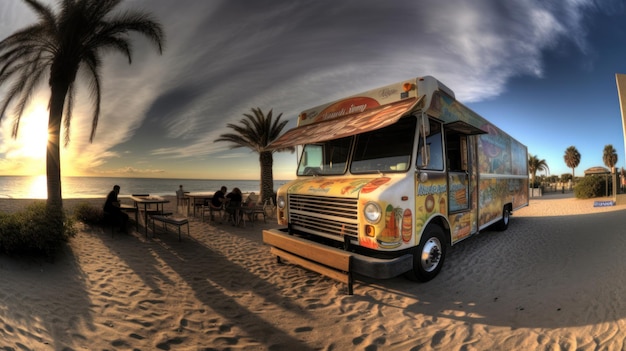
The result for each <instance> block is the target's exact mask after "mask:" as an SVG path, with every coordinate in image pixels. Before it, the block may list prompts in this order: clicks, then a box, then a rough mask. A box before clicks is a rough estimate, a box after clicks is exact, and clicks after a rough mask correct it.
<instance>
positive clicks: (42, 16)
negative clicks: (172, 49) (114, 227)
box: [0, 0, 165, 212]
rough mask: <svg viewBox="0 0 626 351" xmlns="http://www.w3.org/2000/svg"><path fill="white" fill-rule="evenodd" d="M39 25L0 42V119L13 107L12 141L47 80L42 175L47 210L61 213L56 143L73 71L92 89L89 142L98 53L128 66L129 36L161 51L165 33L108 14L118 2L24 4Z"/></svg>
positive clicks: (66, 120) (69, 102)
mask: <svg viewBox="0 0 626 351" xmlns="http://www.w3.org/2000/svg"><path fill="white" fill-rule="evenodd" d="M23 1H24V2H25V3H26V5H28V6H29V7H30V8H31V9H32V10H33V11H34V12H35V13H36V15H37V17H38V21H37V22H36V23H34V24H32V25H30V26H27V27H25V28H24V29H21V30H18V31H17V32H15V33H13V34H12V35H10V36H9V37H7V38H5V39H4V40H2V41H1V42H0V85H2V84H5V83H7V84H10V87H9V90H8V92H7V94H6V95H5V97H4V99H3V100H2V102H0V104H1V105H0V118H2V117H3V116H4V115H5V113H6V111H7V109H8V108H9V107H11V106H13V107H14V110H15V111H14V113H15V116H16V117H15V120H14V124H13V137H16V136H17V132H18V128H19V123H20V118H21V117H22V114H23V113H24V110H25V108H26V106H27V105H28V102H29V100H30V98H31V97H32V95H33V94H34V92H35V91H36V88H37V87H38V86H39V84H40V83H42V82H43V81H44V80H45V79H46V78H48V85H49V86H50V100H49V103H48V109H49V116H48V143H47V146H46V151H47V152H46V176H47V189H48V201H47V205H48V208H49V209H55V210H58V211H59V212H62V208H63V202H62V196H61V163H60V139H61V123H62V122H63V125H64V127H65V145H67V144H68V143H69V129H70V123H71V120H72V109H73V107H74V97H75V95H76V89H77V86H76V84H75V80H76V76H77V74H78V72H84V73H86V74H85V76H86V77H87V78H88V79H89V83H90V88H91V97H92V101H91V102H92V105H93V112H94V113H93V119H92V125H91V136H90V138H89V141H90V142H92V141H93V139H94V137H95V135H96V127H97V126H98V119H99V117H100V102H101V96H100V94H101V88H100V82H101V76H100V70H101V68H102V58H101V56H102V54H103V53H104V52H107V51H117V52H120V53H122V54H123V55H125V56H126V57H128V62H129V64H130V63H131V62H132V47H131V44H130V41H129V38H128V34H129V33H130V32H137V33H139V34H142V35H144V36H145V37H147V38H148V39H149V40H150V41H151V42H152V43H153V44H154V45H156V47H157V49H158V51H159V53H161V52H162V48H163V42H164V38H165V37H164V33H163V30H162V28H161V25H160V24H158V23H157V22H155V21H154V20H152V19H151V18H150V16H149V15H147V14H145V13H142V12H135V11H128V12H124V13H122V14H118V15H113V14H111V11H112V10H113V9H114V8H115V7H116V6H117V5H119V4H120V3H121V1H122V0H57V1H58V12H57V13H55V12H54V11H53V9H52V8H51V7H50V6H48V5H45V4H43V3H42V1H40V0H23Z"/></svg>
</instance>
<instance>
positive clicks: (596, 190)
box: [574, 175, 606, 199]
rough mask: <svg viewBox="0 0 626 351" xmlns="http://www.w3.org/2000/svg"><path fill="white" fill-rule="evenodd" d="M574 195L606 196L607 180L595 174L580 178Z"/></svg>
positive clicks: (584, 197)
mask: <svg viewBox="0 0 626 351" xmlns="http://www.w3.org/2000/svg"><path fill="white" fill-rule="evenodd" d="M574 195H575V196H576V197H577V198H579V199H590V198H593V197H602V196H605V195H606V180H605V179H604V177H598V176H594V175H592V176H586V177H583V178H580V179H579V180H578V182H577V183H576V186H575V187H574Z"/></svg>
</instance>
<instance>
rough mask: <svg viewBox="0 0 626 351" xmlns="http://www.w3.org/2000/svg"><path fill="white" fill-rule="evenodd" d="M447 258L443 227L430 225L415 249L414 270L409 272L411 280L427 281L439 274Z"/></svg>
mask: <svg viewBox="0 0 626 351" xmlns="http://www.w3.org/2000/svg"><path fill="white" fill-rule="evenodd" d="M445 258H446V243H445V241H444V233H443V230H442V229H441V227H439V226H437V225H431V226H429V227H428V228H427V229H426V231H424V234H423V235H422V239H421V240H420V244H419V246H418V247H416V248H415V249H414V251H413V270H412V271H410V272H407V277H408V278H409V279H411V280H417V281H421V282H427V281H429V280H431V279H433V278H434V277H436V276H437V274H439V271H441V267H442V266H443V262H444V260H445Z"/></svg>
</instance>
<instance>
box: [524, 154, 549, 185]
mask: <svg viewBox="0 0 626 351" xmlns="http://www.w3.org/2000/svg"><path fill="white" fill-rule="evenodd" d="M537 171H546V172H549V171H550V168H548V163H547V162H546V160H544V159H541V160H540V159H539V158H537V155H528V172H530V175H531V179H530V184H531V186H532V187H534V186H535V175H536V174H537Z"/></svg>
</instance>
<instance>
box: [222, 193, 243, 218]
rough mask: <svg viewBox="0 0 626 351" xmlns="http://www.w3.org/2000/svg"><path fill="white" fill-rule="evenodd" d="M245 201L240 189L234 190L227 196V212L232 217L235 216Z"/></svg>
mask: <svg viewBox="0 0 626 351" xmlns="http://www.w3.org/2000/svg"><path fill="white" fill-rule="evenodd" d="M242 201H243V195H242V194H241V190H239V188H234V189H233V191H232V192H230V193H229V194H228V195H226V212H227V213H228V214H230V215H233V214H235V212H236V211H237V209H238V208H240V207H241V202H242Z"/></svg>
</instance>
